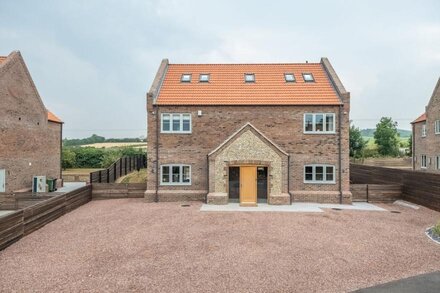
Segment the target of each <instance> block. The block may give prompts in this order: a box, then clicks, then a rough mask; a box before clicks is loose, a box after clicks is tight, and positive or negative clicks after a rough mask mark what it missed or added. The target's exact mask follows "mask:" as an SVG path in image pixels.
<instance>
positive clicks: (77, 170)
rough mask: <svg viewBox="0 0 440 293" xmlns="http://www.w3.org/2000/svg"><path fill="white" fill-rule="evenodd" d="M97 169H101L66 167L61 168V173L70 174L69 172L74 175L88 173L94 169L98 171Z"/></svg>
mask: <svg viewBox="0 0 440 293" xmlns="http://www.w3.org/2000/svg"><path fill="white" fill-rule="evenodd" d="M99 170H103V169H99V168H98V169H96V168H95V169H94V168H75V169H66V170H63V174H64V175H70V174H75V175H88V174H90V173H91V172H95V171H99Z"/></svg>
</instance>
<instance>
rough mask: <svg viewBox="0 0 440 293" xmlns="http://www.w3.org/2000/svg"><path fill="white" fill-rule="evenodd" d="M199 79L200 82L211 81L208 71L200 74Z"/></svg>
mask: <svg viewBox="0 0 440 293" xmlns="http://www.w3.org/2000/svg"><path fill="white" fill-rule="evenodd" d="M199 81H200V82H209V74H206V73H202V74H200V76H199Z"/></svg>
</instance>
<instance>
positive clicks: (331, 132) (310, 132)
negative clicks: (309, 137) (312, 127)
mask: <svg viewBox="0 0 440 293" xmlns="http://www.w3.org/2000/svg"><path fill="white" fill-rule="evenodd" d="M303 134H336V131H303Z"/></svg>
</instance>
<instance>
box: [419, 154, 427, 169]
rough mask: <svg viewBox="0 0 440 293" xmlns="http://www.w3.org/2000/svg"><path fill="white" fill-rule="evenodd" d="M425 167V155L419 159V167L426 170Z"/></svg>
mask: <svg viewBox="0 0 440 293" xmlns="http://www.w3.org/2000/svg"><path fill="white" fill-rule="evenodd" d="M426 166H427V160H426V155H422V156H421V158H420V167H421V168H423V169H426Z"/></svg>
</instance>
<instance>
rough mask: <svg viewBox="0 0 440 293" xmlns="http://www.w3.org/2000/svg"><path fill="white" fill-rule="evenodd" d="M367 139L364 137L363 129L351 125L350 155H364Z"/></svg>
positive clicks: (359, 156) (357, 156) (356, 156)
mask: <svg viewBox="0 0 440 293" xmlns="http://www.w3.org/2000/svg"><path fill="white" fill-rule="evenodd" d="M366 145H367V141H366V140H364V138H363V137H362V134H361V131H360V130H359V128H358V127H355V126H354V125H351V126H350V157H354V158H361V157H363V153H364V149H365V146H366Z"/></svg>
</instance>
